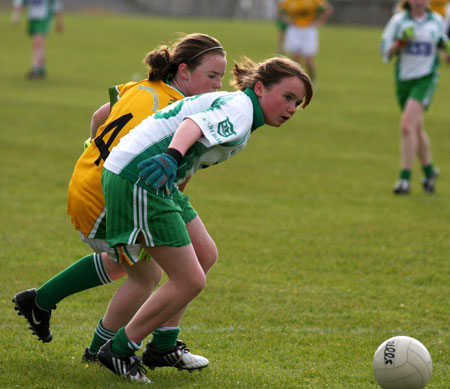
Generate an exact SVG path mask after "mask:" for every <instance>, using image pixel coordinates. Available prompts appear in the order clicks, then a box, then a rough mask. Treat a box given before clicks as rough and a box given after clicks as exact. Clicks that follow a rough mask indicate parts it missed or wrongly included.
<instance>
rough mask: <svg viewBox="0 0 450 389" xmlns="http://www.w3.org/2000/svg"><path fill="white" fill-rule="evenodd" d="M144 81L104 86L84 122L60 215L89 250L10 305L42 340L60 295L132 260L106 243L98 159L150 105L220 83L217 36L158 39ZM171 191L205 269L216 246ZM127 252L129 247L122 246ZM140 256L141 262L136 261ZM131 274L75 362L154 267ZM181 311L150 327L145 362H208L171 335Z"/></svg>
mask: <svg viewBox="0 0 450 389" xmlns="http://www.w3.org/2000/svg"><path fill="white" fill-rule="evenodd" d="M144 62H145V64H146V65H147V66H148V67H149V72H148V76H147V79H145V80H142V81H139V82H128V83H126V84H122V85H117V86H116V87H113V88H110V91H109V92H110V93H109V94H110V102H108V103H106V104H104V105H102V106H101V107H100V108H99V109H98V110H97V111H96V112H95V113H94V115H93V118H92V122H91V137H92V141H90V142H87V148H86V150H85V151H84V153H83V154H82V155H81V157H80V158H79V159H78V161H77V164H76V166H75V169H74V172H73V174H72V179H71V181H70V184H69V190H68V213H69V215H70V216H71V219H72V223H73V224H74V226H75V228H76V229H77V230H78V231H80V235H81V239H82V240H83V241H84V242H85V243H87V244H88V245H89V246H90V247H91V248H92V250H93V251H94V253H91V254H89V255H86V256H85V257H83V258H80V259H79V260H78V261H76V262H75V263H74V264H72V265H71V266H69V267H67V268H66V269H64V270H62V271H61V272H60V273H58V274H57V275H55V276H54V277H52V278H51V279H49V280H48V281H47V282H46V283H45V284H43V285H42V286H41V287H40V288H38V289H37V290H36V289H29V290H25V291H22V292H19V293H17V294H16V295H15V297H14V300H13V301H14V302H15V304H16V305H15V309H16V310H18V311H19V312H20V314H23V315H24V316H25V318H26V319H27V321H28V324H29V326H30V327H29V328H30V329H31V330H32V332H33V333H34V334H36V335H37V336H38V338H39V339H40V340H42V341H43V342H50V341H51V340H52V333H51V331H50V318H51V312H52V310H53V309H55V308H56V306H55V305H56V304H57V303H59V302H60V301H61V300H63V299H64V298H66V297H68V296H70V295H73V294H75V293H79V292H81V291H83V290H87V289H89V288H94V287H97V286H100V285H103V284H106V283H109V282H111V281H113V280H117V279H118V278H120V277H122V276H124V275H126V272H127V271H128V269H129V268H130V266H131V265H132V264H131V263H129V262H127V258H128V257H127V255H138V254H139V252H133V249H134V248H133V247H131V246H129V247H128V249H127V251H126V252H123V253H122V251H121V250H117V249H110V247H109V246H108V243H107V242H106V240H105V239H106V235H105V233H106V231H105V223H106V220H105V212H104V209H105V200H104V197H103V192H102V187H101V173H102V169H103V163H104V162H105V160H107V158H108V155H109V153H110V151H111V150H112V149H113V148H114V147H115V146H116V145H117V144H118V143H119V141H120V139H121V138H122V137H123V136H125V135H126V134H128V132H129V131H130V130H131V129H132V128H134V127H135V126H136V125H138V124H139V123H140V122H141V121H142V120H144V119H145V118H146V117H147V116H149V115H152V114H154V113H155V112H156V111H157V110H158V109H161V108H164V107H166V106H167V105H168V104H170V103H173V102H175V101H177V100H180V99H182V98H183V97H185V96H192V95H194V94H200V93H207V92H215V91H217V90H218V89H220V88H221V87H222V77H223V75H224V73H225V69H226V64H227V62H226V56H225V51H224V49H223V48H222V46H221V44H220V42H219V41H218V40H216V39H215V38H213V37H211V36H209V35H207V34H200V33H196V34H189V35H184V36H182V37H181V38H180V39H179V40H178V41H177V42H176V43H175V44H174V45H173V46H172V47H169V46H166V45H163V46H161V47H160V48H158V49H155V50H153V51H151V52H150V53H148V54H147V56H146V57H145V59H144ZM186 184H187V181H186V182H184V183H183V184H182V185H180V186H179V188H180V190H177V191H176V193H175V194H174V202H175V203H176V204H177V207H178V210H179V211H180V212H181V217H182V219H183V221H184V223H185V224H186V229H187V231H188V233H189V237H190V239H191V241H192V244H193V247H194V249H195V252H196V254H197V256H198V259H199V263H200V265H201V266H202V269H203V270H204V272H205V273H206V272H207V271H208V270H209V269H210V268H211V267H212V266H213V265H214V263H215V261H216V259H217V248H216V245H215V243H214V241H213V239H212V238H211V236H210V235H209V234H208V231H207V230H206V228H205V226H204V224H203V222H202V220H201V219H200V217H199V216H198V214H197V212H196V211H195V209H194V208H193V207H192V205H191V204H190V202H189V199H188V197H187V196H185V195H184V194H183V193H182V192H181V190H182V189H183V188H184V187H185V185H186ZM128 250H130V251H131V253H129V252H128ZM144 259H145V260H144ZM136 269H137V270H138V273H137V274H134V277H133V278H132V279H127V280H125V282H124V283H123V284H122V285H121V286H120V287H119V289H118V290H117V292H116V294H115V295H114V297H113V299H112V300H111V302H110V304H109V306H108V309H107V312H106V314H105V315H104V317H103V319H100V321H99V323H98V325H97V328H96V330H95V333H94V335H93V338H92V341H91V344H90V346H89V347H88V348H86V350H85V352H84V355H83V357H82V359H83V361H85V362H91V361H96V359H97V352H98V350H99V348H100V347H101V346H102V345H103V344H104V343H105V342H106V341H107V340H109V339H111V338H112V337H113V336H114V335H115V333H116V331H117V330H118V329H119V328H121V327H122V326H124V325H125V324H127V323H128V320H129V319H130V318H131V317H132V316H133V315H134V313H135V312H136V310H137V309H138V308H139V307H140V306H141V303H142V302H143V301H145V300H146V299H147V297H148V296H149V295H150V294H151V292H152V290H153V289H154V287H155V286H156V285H157V284H158V282H159V281H160V279H161V269H160V267H159V266H158V265H157V263H156V262H155V261H153V260H150V259H149V258H143V260H141V261H139V264H137V265H135V266H134V270H136ZM183 313H184V310H180V312H178V314H176V315H174V316H173V317H172V318H171V319H170V320H169V321H168V322H166V323H165V324H164V325H162V326H161V327H160V328H158V329H156V330H155V331H154V333H153V339H152V341H151V342H149V344H148V345H147V348H146V350H145V351H144V363H146V364H147V365H148V366H149V367H151V368H153V367H159V366H173V367H176V368H180V369H189V370H193V369H199V368H203V367H205V366H207V365H208V360H207V359H206V358H204V357H202V356H197V355H193V354H191V353H190V352H189V350H188V349H187V348H186V347H185V344H184V343H182V342H180V341H179V340H178V334H179V332H180V328H179V324H180V322H181V318H182V315H183Z"/></svg>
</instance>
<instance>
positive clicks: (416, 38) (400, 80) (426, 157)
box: [381, 0, 450, 194]
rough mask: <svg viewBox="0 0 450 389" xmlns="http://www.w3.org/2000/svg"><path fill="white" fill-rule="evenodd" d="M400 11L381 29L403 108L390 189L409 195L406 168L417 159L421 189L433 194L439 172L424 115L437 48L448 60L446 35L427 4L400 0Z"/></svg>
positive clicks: (434, 76)
mask: <svg viewBox="0 0 450 389" xmlns="http://www.w3.org/2000/svg"><path fill="white" fill-rule="evenodd" d="M399 7H400V11H399V12H398V13H396V14H394V15H393V16H392V17H391V19H390V20H389V22H388V24H387V25H386V28H385V29H384V32H383V35H382V41H381V53H382V55H383V58H384V60H385V61H386V62H387V61H389V60H390V59H391V58H392V57H394V56H396V57H397V62H396V67H395V78H396V86H397V99H398V102H399V104H400V107H401V109H402V118H401V123H400V126H401V133H402V141H401V163H402V167H401V171H400V176H399V179H398V180H397V182H396V184H395V186H394V188H393V191H394V193H395V194H408V193H409V192H410V180H411V170H412V167H413V164H414V159H415V157H416V155H417V156H418V157H419V159H420V163H421V165H422V169H423V172H424V179H423V181H422V184H423V189H424V190H425V191H426V192H429V193H432V192H434V190H435V181H436V178H437V176H438V170H437V169H436V168H435V167H434V165H433V161H432V157H431V147H430V140H429V138H428V135H427V133H426V132H425V127H424V118H423V116H424V112H425V110H426V109H427V108H428V107H429V105H430V103H431V100H432V97H433V95H434V92H435V89H436V85H437V80H438V72H437V67H438V65H439V57H438V49H439V48H444V49H446V51H447V54H446V55H447V59H448V60H450V56H449V54H448V53H449V43H448V37H447V36H446V34H445V33H444V29H443V20H442V17H441V16H440V15H439V14H437V13H435V12H432V11H430V9H429V4H428V0H405V1H402V2H401V4H400V5H399Z"/></svg>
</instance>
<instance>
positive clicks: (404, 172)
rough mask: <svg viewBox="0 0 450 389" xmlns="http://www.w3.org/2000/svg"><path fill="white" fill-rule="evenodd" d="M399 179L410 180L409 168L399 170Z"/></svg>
mask: <svg viewBox="0 0 450 389" xmlns="http://www.w3.org/2000/svg"><path fill="white" fill-rule="evenodd" d="M400 179H402V180H408V181H410V180H411V170H409V169H402V170H401V171H400Z"/></svg>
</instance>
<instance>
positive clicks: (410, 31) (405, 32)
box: [400, 26, 414, 41]
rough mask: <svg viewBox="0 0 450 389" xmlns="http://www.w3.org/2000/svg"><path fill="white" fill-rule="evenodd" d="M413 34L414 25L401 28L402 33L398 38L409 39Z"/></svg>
mask: <svg viewBox="0 0 450 389" xmlns="http://www.w3.org/2000/svg"><path fill="white" fill-rule="evenodd" d="M413 36H414V27H413V26H410V27H406V28H405V29H404V30H403V32H402V35H401V36H400V39H401V40H402V41H409V40H410V39H411V38H412V37H413Z"/></svg>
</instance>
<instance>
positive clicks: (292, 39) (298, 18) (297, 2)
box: [279, 0, 333, 81]
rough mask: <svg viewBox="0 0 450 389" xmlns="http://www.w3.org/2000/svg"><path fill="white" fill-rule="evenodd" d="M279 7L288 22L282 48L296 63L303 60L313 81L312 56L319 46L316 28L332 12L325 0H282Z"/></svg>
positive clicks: (313, 65) (314, 68) (314, 70)
mask: <svg viewBox="0 0 450 389" xmlns="http://www.w3.org/2000/svg"><path fill="white" fill-rule="evenodd" d="M279 8H280V9H281V10H282V11H284V15H285V20H286V22H287V23H288V28H287V30H286V35H285V38H284V45H283V49H284V51H286V52H287V53H289V54H291V55H292V59H293V60H294V61H296V62H298V63H300V64H301V63H302V62H304V65H305V68H306V71H307V72H308V74H309V76H310V77H311V79H312V80H313V81H314V78H315V73H316V67H315V63H314V56H315V55H316V54H317V51H318V48H319V35H318V30H317V28H318V27H320V26H321V25H322V24H323V23H325V22H326V21H327V20H328V18H329V17H330V15H331V13H332V12H333V9H332V6H331V5H330V4H329V3H328V1H327V0H284V1H282V2H281V3H280V5H279Z"/></svg>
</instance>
